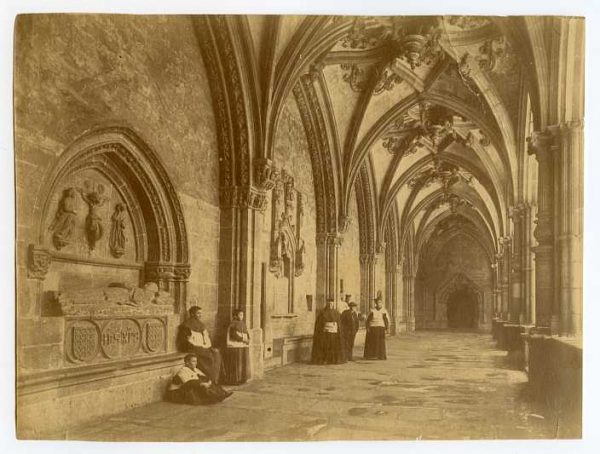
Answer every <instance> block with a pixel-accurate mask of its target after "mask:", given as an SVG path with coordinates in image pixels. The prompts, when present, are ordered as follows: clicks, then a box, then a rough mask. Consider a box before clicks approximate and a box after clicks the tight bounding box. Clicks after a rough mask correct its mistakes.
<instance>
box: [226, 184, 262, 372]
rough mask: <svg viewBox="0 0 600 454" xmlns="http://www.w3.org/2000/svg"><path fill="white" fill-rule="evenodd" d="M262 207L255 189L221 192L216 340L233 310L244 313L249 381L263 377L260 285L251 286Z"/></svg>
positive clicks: (256, 266) (256, 267) (257, 262)
mask: <svg viewBox="0 0 600 454" xmlns="http://www.w3.org/2000/svg"><path fill="white" fill-rule="evenodd" d="M265 204H266V200H265V199H264V193H262V191H259V190H257V189H256V188H255V187H251V186H250V187H232V188H222V189H221V219H220V242H219V259H220V260H219V307H218V313H217V329H218V334H217V336H216V337H218V339H220V342H218V341H217V342H218V343H220V344H221V345H222V344H224V338H225V329H226V327H227V325H228V323H229V321H230V319H231V312H232V310H233V308H236V307H237V308H240V309H242V310H243V311H244V312H245V313H246V322H247V324H248V330H249V332H250V339H251V343H250V361H251V369H252V377H253V378H258V377H262V375H263V355H262V347H263V333H262V329H261V300H260V285H255V282H254V277H255V276H257V277H259V276H260V271H261V257H260V247H259V245H260V232H259V230H260V229H259V225H261V222H260V216H262V211H263V210H264V208H265ZM255 245H256V246H257V247H256V248H255ZM257 284H259V282H257Z"/></svg>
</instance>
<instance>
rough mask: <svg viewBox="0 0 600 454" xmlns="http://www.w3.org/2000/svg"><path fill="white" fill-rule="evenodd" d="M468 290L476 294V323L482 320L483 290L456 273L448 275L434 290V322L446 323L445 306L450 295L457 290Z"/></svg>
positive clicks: (480, 322) (461, 274)
mask: <svg viewBox="0 0 600 454" xmlns="http://www.w3.org/2000/svg"><path fill="white" fill-rule="evenodd" d="M463 289H465V290H469V291H470V292H472V293H473V294H475V295H476V299H477V314H478V325H479V326H481V324H482V323H483V322H484V307H483V291H482V290H481V288H479V286H478V285H477V284H475V282H473V281H472V280H471V279H469V278H468V277H467V276H465V275H464V274H463V273H456V274H454V275H453V276H450V277H449V278H448V279H447V280H446V281H445V282H444V283H443V284H442V285H440V286H439V287H438V289H437V290H436V292H435V304H434V308H435V314H434V320H436V322H441V323H445V324H447V323H448V318H447V313H446V311H447V308H448V299H449V298H450V296H451V295H452V294H453V293H454V292H456V291H458V290H463Z"/></svg>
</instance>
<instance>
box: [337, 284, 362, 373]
mask: <svg viewBox="0 0 600 454" xmlns="http://www.w3.org/2000/svg"><path fill="white" fill-rule="evenodd" d="M346 304H348V309H346V310H345V311H344V312H342V317H341V325H342V333H343V342H344V352H345V356H346V360H348V361H354V359H352V351H353V350H354V338H355V337H356V332H357V331H358V313H357V312H356V303H355V302H354V301H352V300H351V295H346Z"/></svg>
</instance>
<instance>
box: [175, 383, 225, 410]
mask: <svg viewBox="0 0 600 454" xmlns="http://www.w3.org/2000/svg"><path fill="white" fill-rule="evenodd" d="M231 394H232V393H231V392H228V391H225V390H224V389H223V388H221V387H220V386H219V385H215V384H211V385H210V386H208V387H206V386H202V383H201V382H200V380H190V381H188V382H186V383H184V384H183V385H182V386H181V388H179V389H176V390H170V391H168V392H167V400H168V401H170V402H173V403H176V404H187V405H206V404H216V403H217V402H221V401H223V400H224V399H227V398H228V397H229V396H231Z"/></svg>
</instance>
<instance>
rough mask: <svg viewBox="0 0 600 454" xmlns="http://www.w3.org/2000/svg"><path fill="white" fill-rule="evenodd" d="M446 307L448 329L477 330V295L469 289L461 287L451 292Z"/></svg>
mask: <svg viewBox="0 0 600 454" xmlns="http://www.w3.org/2000/svg"><path fill="white" fill-rule="evenodd" d="M447 307H448V309H447V317H448V328H459V329H473V328H477V320H478V318H479V310H478V304H477V295H476V294H475V292H473V291H472V290H471V289H470V288H468V287H462V288H459V289H457V290H455V291H454V292H452V293H451V294H450V296H449V297H448V306H447Z"/></svg>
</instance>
